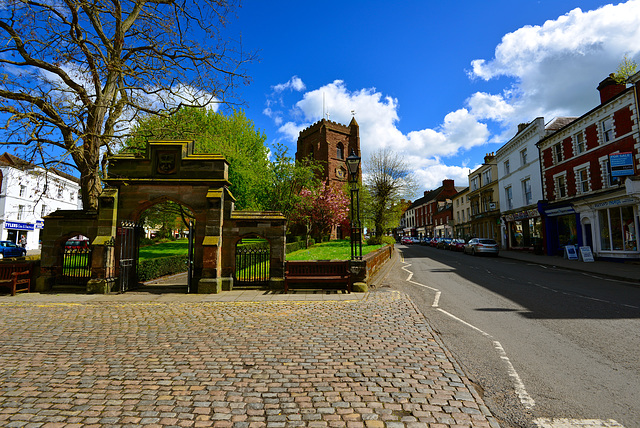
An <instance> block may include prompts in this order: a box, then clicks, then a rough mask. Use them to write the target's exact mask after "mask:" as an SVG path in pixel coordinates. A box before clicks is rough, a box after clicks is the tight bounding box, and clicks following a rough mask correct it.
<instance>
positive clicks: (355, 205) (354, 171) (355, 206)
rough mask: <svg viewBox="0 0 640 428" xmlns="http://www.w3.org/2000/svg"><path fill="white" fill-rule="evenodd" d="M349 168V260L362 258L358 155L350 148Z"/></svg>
mask: <svg viewBox="0 0 640 428" xmlns="http://www.w3.org/2000/svg"><path fill="white" fill-rule="evenodd" d="M345 161H346V163H347V169H348V170H349V182H350V183H351V210H350V213H351V260H362V226H361V225H360V189H358V170H359V169H360V156H357V155H356V152H354V151H353V149H351V154H350V155H349V157H347V159H346V160H345Z"/></svg>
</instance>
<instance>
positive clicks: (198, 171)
mask: <svg viewBox="0 0 640 428" xmlns="http://www.w3.org/2000/svg"><path fill="white" fill-rule="evenodd" d="M228 178H229V163H228V162H227V161H226V159H225V158H224V157H223V156H221V155H216V154H194V153H193V141H150V142H149V143H147V148H146V153H145V154H144V155H139V154H118V155H115V156H111V157H110V158H109V159H108V175H107V176H106V177H105V178H104V180H103V181H104V183H105V185H106V186H105V188H104V190H103V192H102V193H101V195H100V197H99V205H98V207H99V208H98V212H97V213H94V214H93V215H94V218H95V220H94V221H93V223H92V225H93V227H94V228H95V233H92V234H91V236H95V239H93V241H92V246H93V247H94V263H93V266H92V267H93V269H92V271H93V272H92V279H91V281H89V284H88V285H87V290H88V291H90V292H109V291H112V290H113V289H114V286H113V284H114V282H115V281H114V278H113V277H110V275H115V276H117V275H118V274H119V272H118V260H117V257H118V255H117V251H115V250H114V248H117V247H118V245H119V243H120V239H121V238H120V234H119V230H118V228H119V225H120V224H121V223H122V222H123V221H129V222H131V221H133V222H135V221H137V220H138V219H139V218H140V215H141V214H142V213H143V212H144V211H145V210H146V209H147V208H149V207H150V206H152V205H154V204H156V203H158V202H160V201H166V200H171V201H174V202H176V203H179V204H181V205H184V206H186V207H188V208H189V209H190V210H191V212H192V213H193V214H194V216H195V229H196V230H195V236H196V240H195V242H194V250H195V251H194V263H193V280H194V281H193V284H194V285H195V288H196V290H197V292H199V293H217V292H220V291H221V290H222V289H223V288H224V289H231V288H232V287H233V280H232V279H231V277H232V275H229V274H228V272H227V270H228V269H226V268H225V267H226V266H227V264H226V263H225V262H223V260H227V259H226V257H225V254H224V253H225V251H228V250H227V245H226V243H227V241H229V243H232V242H233V241H234V239H233V238H234V233H235V230H236V228H237V227H241V228H243V227H245V226H244V225H245V223H247V222H249V223H250V224H251V228H252V232H253V231H259V232H258V234H260V235H263V236H264V235H266V236H269V237H271V236H276V235H277V239H270V242H272V244H271V251H272V253H271V254H272V256H271V260H272V261H271V276H272V278H271V280H272V281H270V282H272V283H274V284H282V283H283V282H284V279H283V278H284V252H285V242H284V237H285V227H286V224H285V219H284V217H283V216H282V215H281V214H280V213H260V212H241V211H234V202H235V199H234V197H233V195H232V194H231V192H230V191H229V187H230V186H231V183H230V182H229V179H228ZM55 214H56V213H53V215H54V216H55ZM62 217H65V216H62ZM239 219H241V220H239ZM239 221H240V223H242V225H240V223H239ZM47 222H48V223H45V229H47V226H48V224H51V223H52V222H50V221H49V219H47ZM63 223H64V221H62V220H61V221H60V222H58V223H57V224H56V227H57V229H56V232H60V230H62V229H65V227H66V228H69V227H72V224H71V223H68V224H67V226H61V225H62V224H63ZM58 229H60V230H58ZM95 255H97V256H98V257H95ZM44 260H45V256H44V251H43V261H44ZM95 260H98V261H97V262H96V261H95ZM98 263H99V264H100V266H97V265H96V264H98ZM54 264H55V263H53V260H52V263H51V265H52V266H53V265H54ZM43 266H44V265H43ZM114 268H115V269H114ZM113 272H115V274H114V273H113ZM223 284H224V287H223Z"/></svg>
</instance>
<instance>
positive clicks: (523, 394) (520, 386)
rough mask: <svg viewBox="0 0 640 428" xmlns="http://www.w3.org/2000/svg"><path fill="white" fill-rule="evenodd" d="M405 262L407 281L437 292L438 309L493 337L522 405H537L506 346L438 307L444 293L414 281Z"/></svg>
mask: <svg viewBox="0 0 640 428" xmlns="http://www.w3.org/2000/svg"><path fill="white" fill-rule="evenodd" d="M403 263H404V264H405V266H403V267H402V270H404V271H405V272H407V273H409V276H408V277H407V279H406V281H407V282H409V283H411V284H414V285H417V286H419V287H423V288H428V289H429V290H432V291H435V292H436V296H435V298H434V300H433V303H432V304H431V306H432V307H434V308H437V310H438V311H440V312H442V313H443V314H445V315H447V316H449V317H451V318H453V319H454V320H456V321H458V322H459V323H462V324H464V325H466V326H467V327H469V328H471V329H473V330H475V331H477V332H478V333H480V334H482V335H483V336H485V337H487V338H489V339H491V341H492V342H493V347H494V349H495V350H496V351H497V352H498V355H499V356H500V359H501V360H502V361H504V363H505V365H506V366H507V373H508V374H509V377H510V378H511V381H512V382H513V386H514V389H515V391H516V394H517V395H518V398H519V399H520V402H521V403H522V405H523V406H524V407H525V408H526V409H531V408H532V407H533V406H535V404H536V402H535V401H534V399H533V398H531V396H530V395H529V394H528V393H527V390H526V389H525V387H524V383H523V382H522V379H520V376H518V372H517V371H516V369H515V368H514V367H513V364H511V360H509V357H507V353H506V352H505V350H504V348H503V347H502V344H500V342H498V341H497V340H494V338H493V336H491V335H490V334H489V333H487V332H485V331H483V330H482V329H480V328H478V327H476V326H474V325H473V324H470V323H468V322H466V321H465V320H463V319H461V318H458V317H457V316H455V315H453V314H451V313H449V312H447V311H445V310H444V309H442V308H439V307H438V303H439V300H440V295H441V294H442V293H441V292H440V290H438V289H437V288H433V287H429V286H428V285H424V284H420V283H419V282H416V281H412V280H411V278H413V272H411V271H410V270H408V269H407V268H408V267H409V266H411V264H409V263H406V262H404V258H403Z"/></svg>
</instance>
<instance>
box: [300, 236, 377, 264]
mask: <svg viewBox="0 0 640 428" xmlns="http://www.w3.org/2000/svg"><path fill="white" fill-rule="evenodd" d="M382 247H383V245H366V244H364V243H363V244H362V255H363V256H364V255H365V254H368V253H370V252H372V251H376V250H378V249H380V248H382ZM349 259H351V242H350V241H349V240H347V239H341V240H337V241H330V242H323V243H322V244H316V245H313V246H311V247H309V248H307V249H306V250H298V251H294V252H292V253H289V254H287V260H349Z"/></svg>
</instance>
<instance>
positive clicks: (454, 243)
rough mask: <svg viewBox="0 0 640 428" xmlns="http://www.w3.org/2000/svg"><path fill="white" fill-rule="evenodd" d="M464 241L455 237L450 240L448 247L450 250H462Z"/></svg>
mask: <svg viewBox="0 0 640 428" xmlns="http://www.w3.org/2000/svg"><path fill="white" fill-rule="evenodd" d="M465 244H466V241H465V240H464V239H460V238H456V239H453V240H451V244H449V249H450V250H451V251H464V246H465Z"/></svg>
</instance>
